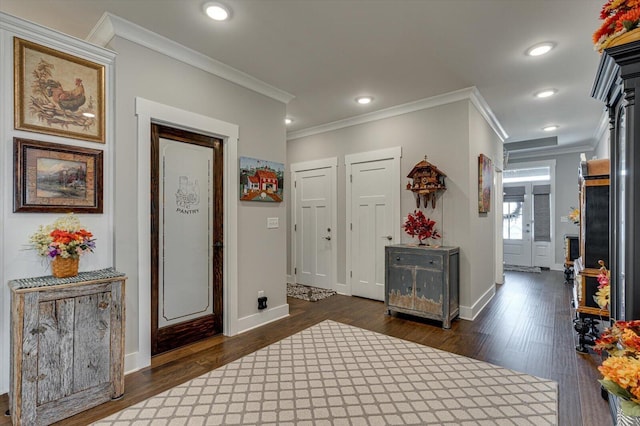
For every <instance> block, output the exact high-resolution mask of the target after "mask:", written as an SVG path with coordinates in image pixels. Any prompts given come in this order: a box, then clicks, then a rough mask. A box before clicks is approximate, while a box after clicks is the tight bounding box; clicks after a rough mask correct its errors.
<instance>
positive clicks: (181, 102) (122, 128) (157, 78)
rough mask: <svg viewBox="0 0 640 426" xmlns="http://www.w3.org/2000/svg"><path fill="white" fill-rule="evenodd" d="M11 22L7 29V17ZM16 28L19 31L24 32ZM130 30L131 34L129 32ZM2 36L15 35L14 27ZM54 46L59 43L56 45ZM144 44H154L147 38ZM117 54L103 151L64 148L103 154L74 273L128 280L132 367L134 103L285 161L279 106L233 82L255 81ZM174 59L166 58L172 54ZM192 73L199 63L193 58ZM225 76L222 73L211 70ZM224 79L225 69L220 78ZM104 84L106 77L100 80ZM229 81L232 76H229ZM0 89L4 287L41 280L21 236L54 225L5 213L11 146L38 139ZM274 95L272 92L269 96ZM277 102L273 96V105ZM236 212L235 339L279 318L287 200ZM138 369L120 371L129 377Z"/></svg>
mask: <svg viewBox="0 0 640 426" xmlns="http://www.w3.org/2000/svg"><path fill="white" fill-rule="evenodd" d="M0 18H2V20H0V23H2V25H3V26H2V27H1V28H2V33H0V49H2V51H0V60H1V62H0V63H1V64H2V68H1V72H2V75H3V76H7V75H12V69H13V62H12V51H13V48H12V38H11V37H12V34H13V33H12V32H8V31H7V30H6V29H5V27H6V25H5V21H6V20H7V19H9V18H7V17H6V15H2V14H0ZM10 20H14V18H11V19H10ZM23 24H24V25H28V24H25V23H23ZM34 28H38V27H37V26H33V27H29V28H28V29H27V30H24V31H23V32H24V34H22V36H24V38H29V39H33V40H35V41H37V42H39V43H42V44H45V43H54V44H55V43H57V45H56V48H59V49H66V48H67V47H66V46H71V47H70V48H74V46H81V47H78V51H77V52H76V51H72V53H81V52H88V51H91V50H92V49H93V50H95V51H97V52H107V51H106V50H104V49H100V48H97V47H93V48H91V47H89V46H88V45H86V44H83V42H81V41H79V40H77V39H71V38H66V37H65V36H64V35H61V34H59V33H54V32H50V31H47V30H44V29H43V30H42V31H44V32H46V36H43V37H41V38H40V39H38V36H37V34H38V32H37V31H35V30H34ZM135 30H136V31H138V30H140V28H139V27H138V28H135ZM11 31H15V30H14V28H13V26H12V27H11ZM57 39H61V40H63V41H62V42H59V43H58V42H56V40H57ZM151 39H153V37H151ZM109 47H110V48H111V49H112V50H114V51H115V52H116V53H117V60H116V66H115V73H114V75H115V76H116V77H115V83H114V85H113V89H114V92H115V93H112V94H110V96H109V98H110V99H112V100H115V105H114V107H115V109H114V111H115V113H114V114H113V115H112V116H109V117H108V120H109V121H108V125H109V126H113V127H110V130H109V131H108V132H107V134H108V138H109V140H108V141H107V144H105V145H98V144H95V143H87V142H80V141H64V143H68V144H72V145H80V146H86V147H91V148H101V149H104V151H105V176H104V178H105V188H104V199H105V214H103V215H82V216H81V220H82V221H83V223H84V224H85V225H86V227H87V228H88V229H90V230H91V231H92V232H94V234H95V235H96V237H97V240H98V241H97V244H98V250H97V251H96V253H94V254H93V255H90V256H87V257H86V258H83V259H82V260H81V270H92V269H98V268H104V267H109V266H115V267H116V268H117V269H118V270H120V271H122V272H124V273H126V274H127V276H128V281H127V290H126V295H127V300H126V309H127V318H126V331H125V333H126V334H125V340H126V342H125V343H126V344H125V353H126V355H127V359H135V356H132V355H135V354H136V352H137V351H138V349H139V348H138V337H139V336H138V328H139V324H140V322H141V321H150V318H146V317H140V315H141V314H140V312H139V311H138V291H139V289H138V276H137V271H138V266H139V265H138V263H139V259H138V252H139V247H138V243H137V235H138V232H140V231H141V230H140V229H138V221H137V217H138V211H137V205H138V200H139V198H148V194H146V193H138V190H137V184H136V180H137V167H138V164H139V162H138V153H137V134H138V132H137V122H136V116H135V113H134V107H135V104H134V99H135V98H136V97H143V98H145V99H148V100H151V101H155V102H158V103H161V104H164V105H168V106H172V107H175V108H180V109H182V110H186V111H192V112H194V113H197V114H200V115H203V116H207V117H212V118H215V119H217V120H221V121H224V122H227V123H233V124H236V125H237V126H238V127H239V142H238V146H237V150H238V155H240V156H250V157H256V158H264V159H265V160H270V161H276V162H281V163H284V162H285V145H286V142H285V126H284V116H285V103H284V102H283V101H281V100H277V99H274V97H272V96H269V95H268V94H261V93H262V92H261V93H258V91H256V90H251V89H247V88H246V87H243V86H242V85H240V84H242V81H245V82H248V83H247V85H249V86H252V87H259V86H261V84H260V82H257V81H256V80H255V79H252V78H250V77H247V76H246V75H243V76H241V77H240V80H241V83H240V84H236V83H232V82H230V81H229V79H223V78H220V77H218V76H216V75H214V74H213V73H211V72H208V71H206V70H203V69H202V66H192V65H189V64H187V63H185V62H184V61H180V60H177V59H174V58H173V57H171V56H170V55H169V54H168V53H167V54H163V53H159V52H158V50H162V49H155V50H154V49H153V48H146V47H142V46H141V45H140V44H138V43H134V42H131V41H129V40H126V39H124V38H121V37H118V36H116V37H115V38H113V39H112V42H111V44H110V46H109ZM174 53H175V51H174ZM187 53H189V52H187V50H186V49H181V50H180V55H175V54H174V55H173V56H179V57H182V58H184V57H188V56H189V55H187ZM198 61H199V64H200V65H202V63H206V59H203V58H199V57H198V58H197V61H196V62H198ZM217 66H218V68H221V67H222V68H224V67H225V66H224V64H219V63H218V64H217ZM225 70H226V71H227V72H229V75H231V74H233V72H232V71H233V70H231V71H229V69H228V68H227V69H225ZM108 78H111V73H110V72H109V73H108ZM229 78H230V79H231V80H233V77H232V76H231V77H229ZM1 84H2V86H1V88H0V89H1V90H0V100H1V102H0V118H1V120H2V121H0V127H1V128H0V135H1V137H2V144H1V145H0V146H1V149H0V170H1V173H2V182H3V184H2V185H0V212H1V214H0V231H1V232H2V244H0V271H1V272H0V280H1V282H3V283H6V282H7V281H8V280H10V279H14V278H22V277H28V276H37V275H47V274H48V273H49V271H48V269H46V268H44V267H42V266H41V265H40V260H39V258H38V257H37V256H36V255H35V253H34V252H29V251H22V250H21V248H22V247H23V245H24V244H26V243H27V241H28V236H29V234H31V233H32V232H34V231H35V229H36V228H37V225H38V224H46V223H49V222H51V221H53V220H54V219H55V218H56V217H58V216H59V215H56V214H53V215H51V214H50V215H41V214H26V213H21V214H14V213H12V196H13V193H12V188H13V185H12V182H13V177H12V174H11V171H12V170H13V156H12V137H13V136H23V137H28V138H32V139H43V137H41V136H40V135H37V134H34V133H27V132H17V131H14V130H13V121H12V117H13V111H12V109H11V107H10V106H11V105H12V104H13V100H12V93H13V90H12V87H13V86H12V79H11V78H3V79H2V82H1ZM271 89H273V90H271ZM270 91H273V92H276V93H277V92H278V91H277V89H275V88H267V90H265V92H270ZM276 98H277V96H276ZM44 139H45V140H47V141H52V142H58V141H61V140H60V138H55V137H49V136H46V137H44ZM231 199H232V200H233V202H235V203H237V212H238V214H237V221H238V224H239V226H238V228H239V229H238V238H237V241H232V242H231V241H227V242H225V243H226V244H229V245H233V248H234V249H235V250H237V252H238V253H239V254H241V256H239V262H240V264H239V268H238V277H237V282H235V283H230V285H235V286H237V293H238V294H239V298H238V301H237V306H236V307H235V308H236V311H237V318H236V320H237V322H238V324H239V326H238V331H243V330H244V329H247V328H250V327H253V326H256V325H260V324H262V323H264V322H267V321H270V320H273V319H275V316H274V315H277V316H282V315H287V314H288V305H287V304H286V286H285V282H286V271H285V268H286V266H285V265H286V261H285V256H284V254H285V253H286V242H285V236H286V232H285V227H284V226H283V225H284V223H285V211H286V205H287V202H288V200H287V199H286V198H285V202H283V203H257V202H240V201H238V199H237V198H234V197H232V198H231ZM267 217H279V218H280V223H281V226H280V228H279V229H267V227H266V220H267ZM1 288H2V290H0V307H2V313H1V315H0V394H2V393H4V392H6V391H7V389H8V384H9V377H8V371H9V358H8V350H9V349H8V348H9V332H8V327H9V297H8V294H9V293H8V290H7V286H6V285H4V284H3V285H2V286H1ZM259 290H264V291H265V294H266V296H267V297H268V298H269V301H268V305H269V309H268V310H267V312H265V311H263V312H258V309H257V292H258V291H259ZM137 367H139V365H130V364H129V365H128V368H129V369H132V368H137Z"/></svg>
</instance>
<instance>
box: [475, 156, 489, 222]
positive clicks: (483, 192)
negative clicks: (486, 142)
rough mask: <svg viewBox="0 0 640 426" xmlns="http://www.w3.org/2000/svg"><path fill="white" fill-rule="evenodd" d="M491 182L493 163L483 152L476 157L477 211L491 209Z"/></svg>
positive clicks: (481, 211)
mask: <svg viewBox="0 0 640 426" xmlns="http://www.w3.org/2000/svg"><path fill="white" fill-rule="evenodd" d="M492 184H493V163H492V162H491V159H490V158H489V157H487V156H486V155H484V154H480V156H479V157H478V213H488V212H489V211H491V185H492Z"/></svg>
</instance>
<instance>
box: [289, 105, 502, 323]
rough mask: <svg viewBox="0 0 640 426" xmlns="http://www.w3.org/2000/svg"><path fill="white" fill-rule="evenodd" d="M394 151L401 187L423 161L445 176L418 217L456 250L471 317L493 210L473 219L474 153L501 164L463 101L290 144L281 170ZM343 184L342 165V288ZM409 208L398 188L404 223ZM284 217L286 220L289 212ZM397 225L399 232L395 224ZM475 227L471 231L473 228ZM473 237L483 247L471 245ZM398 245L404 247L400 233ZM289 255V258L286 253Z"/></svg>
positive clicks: (483, 280)
mask: <svg viewBox="0 0 640 426" xmlns="http://www.w3.org/2000/svg"><path fill="white" fill-rule="evenodd" d="M394 146H401V147H402V159H401V176H402V180H401V182H402V187H403V188H404V185H405V184H406V182H407V179H406V178H405V176H406V175H407V174H408V173H409V172H410V171H411V169H412V168H413V166H414V165H415V164H416V163H418V162H419V161H421V160H422V159H423V158H424V156H425V155H427V156H428V161H429V162H431V163H433V164H435V165H436V166H437V167H438V168H439V169H440V170H442V171H443V172H444V173H445V174H446V175H447V178H446V185H447V190H446V191H445V192H444V194H443V195H442V197H441V198H439V200H438V204H437V206H436V209H435V210H432V209H431V208H427V209H424V212H425V214H427V215H428V216H430V217H432V218H433V219H434V220H436V222H437V224H436V228H437V229H438V230H441V231H442V235H443V240H442V242H443V244H446V245H455V246H460V256H461V257H460V261H461V262H460V290H461V292H460V304H461V305H462V306H465V307H466V308H468V309H467V310H465V314H466V315H469V316H473V315H474V313H472V312H476V311H475V310H477V309H479V308H481V307H482V306H483V304H482V303H480V304H478V303H477V302H478V301H480V300H481V299H482V296H483V295H485V294H486V293H490V294H492V293H491V289H493V286H494V284H495V280H494V275H493V271H494V269H493V267H494V258H493V247H494V243H493V235H494V232H495V220H494V216H493V214H494V212H495V209H494V208H492V212H491V213H490V214H489V215H487V216H485V217H479V216H478V212H477V211H478V210H477V204H478V198H477V197H478V192H477V187H478V180H477V176H478V164H477V162H478V154H479V153H480V152H482V153H484V154H486V155H489V156H490V157H491V158H492V159H494V161H495V160H497V159H498V158H499V161H500V162H501V161H502V143H501V142H500V139H499V138H498V136H497V135H496V134H495V133H494V132H493V131H492V130H491V127H490V126H489V125H488V124H487V123H486V121H484V119H483V118H482V116H481V115H480V114H479V113H478V111H477V109H476V107H475V106H474V105H473V104H472V103H471V102H470V101H469V100H468V99H467V100H461V101H455V102H451V103H447V104H444V105H438V106H435V107H431V108H426V109H421V110H418V111H413V112H408V113H404V114H400V115H396V116H393V117H389V118H384V119H379V120H373V121H369V122H367V123H364V124H358V125H353V126H350V127H345V128H341V129H337V130H332V131H327V132H324V133H319V134H314V135H310V136H305V137H301V138H297V139H294V140H290V141H289V142H288V144H287V164H292V163H297V162H301V161H309V160H313V159H318V158H328V157H338V164H344V156H345V155H346V154H353V153H358V152H366V151H374V150H379V149H384V148H390V147H394ZM498 153H499V155H498ZM345 179H346V178H345V169H344V167H338V206H337V209H338V232H339V234H338V241H339V243H338V274H337V279H338V283H341V284H344V283H346V282H347V279H346V262H345V256H346V254H345V252H346V238H345V234H346V223H345V217H346V205H345V196H346V194H345ZM415 207H416V202H415V198H414V196H413V193H412V192H410V191H406V190H404V189H403V190H402V191H401V200H400V209H401V212H400V213H401V216H402V217H406V215H407V213H410V212H412V211H413V210H414V209H415ZM288 214H289V216H288V217H290V212H288ZM397 226H398V227H401V226H402V223H398V224H397ZM474 227H475V228H477V229H472V228H474ZM480 228H481V229H480ZM474 238H483V239H486V241H487V242H486V244H483V243H476V242H475V241H474ZM402 242H405V243H406V242H411V238H410V237H409V236H408V235H406V234H405V233H404V232H403V233H402ZM487 244H488V245H487ZM290 249H291V246H289V251H290ZM288 257H289V259H290V258H291V253H290V252H288ZM288 268H290V269H288V270H289V271H290V272H291V271H292V270H293V266H292V265H291V264H290V261H289V264H288ZM472 274H477V275H472ZM489 297H490V296H489Z"/></svg>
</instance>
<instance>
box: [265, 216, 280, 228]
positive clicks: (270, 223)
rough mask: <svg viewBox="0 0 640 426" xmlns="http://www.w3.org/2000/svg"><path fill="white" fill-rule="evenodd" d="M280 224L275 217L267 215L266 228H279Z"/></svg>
mask: <svg viewBox="0 0 640 426" xmlns="http://www.w3.org/2000/svg"><path fill="white" fill-rule="evenodd" d="M279 227H280V224H279V221H278V218H277V217H268V218H267V228H268V229H275V228H279Z"/></svg>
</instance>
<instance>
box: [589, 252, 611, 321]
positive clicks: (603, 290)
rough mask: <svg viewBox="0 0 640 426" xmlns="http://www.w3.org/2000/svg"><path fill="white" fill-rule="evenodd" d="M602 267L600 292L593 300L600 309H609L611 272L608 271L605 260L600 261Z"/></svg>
mask: <svg viewBox="0 0 640 426" xmlns="http://www.w3.org/2000/svg"><path fill="white" fill-rule="evenodd" d="M598 264H599V265H600V272H599V273H598V278H597V279H598V291H597V292H596V294H595V295H594V296H593V300H594V301H595V302H596V303H597V304H598V306H600V309H607V308H608V307H609V298H610V296H611V287H610V285H609V280H610V277H611V272H610V271H609V270H608V269H607V267H606V266H605V264H604V261H603V260H598Z"/></svg>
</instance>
